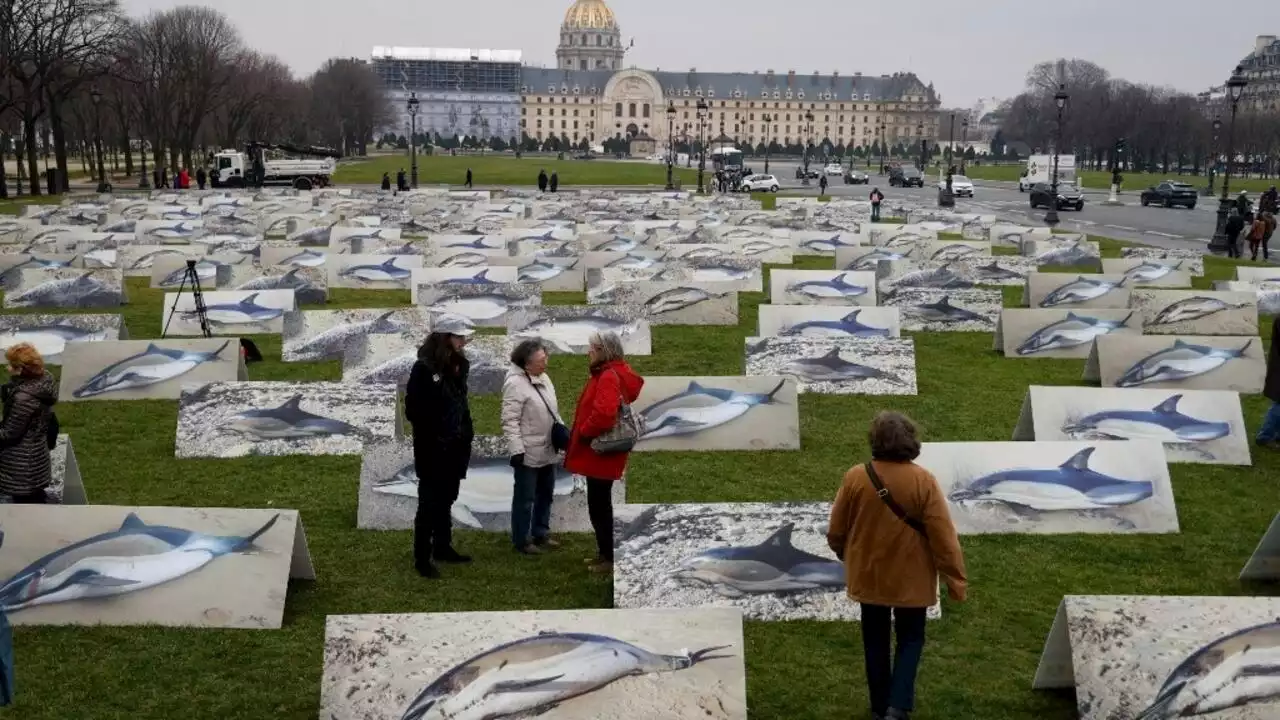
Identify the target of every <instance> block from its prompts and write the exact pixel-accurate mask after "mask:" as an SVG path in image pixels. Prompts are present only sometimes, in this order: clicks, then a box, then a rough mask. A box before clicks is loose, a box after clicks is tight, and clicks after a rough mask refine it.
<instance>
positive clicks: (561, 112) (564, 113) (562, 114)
mask: <svg viewBox="0 0 1280 720" xmlns="http://www.w3.org/2000/svg"><path fill="white" fill-rule="evenodd" d="M568 114H569V111H568V110H566V109H564V108H560V115H561V117H563V116H565V115H568Z"/></svg>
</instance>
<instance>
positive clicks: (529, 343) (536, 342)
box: [511, 338, 547, 370]
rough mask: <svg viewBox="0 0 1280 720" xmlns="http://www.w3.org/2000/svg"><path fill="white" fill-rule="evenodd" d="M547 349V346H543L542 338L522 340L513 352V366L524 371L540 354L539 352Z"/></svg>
mask: <svg viewBox="0 0 1280 720" xmlns="http://www.w3.org/2000/svg"><path fill="white" fill-rule="evenodd" d="M546 349H547V346H546V345H544V344H542V339H541V338H531V339H529V340H522V341H521V342H520V344H519V345H516V347H515V349H514V350H512V351H511V364H512V365H515V366H516V367H518V368H520V369H521V370H523V369H524V368H525V366H526V365H528V364H529V361H530V360H532V359H533V356H534V355H537V354H538V351H539V350H543V351H545V350H546Z"/></svg>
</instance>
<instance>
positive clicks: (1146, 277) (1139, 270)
mask: <svg viewBox="0 0 1280 720" xmlns="http://www.w3.org/2000/svg"><path fill="white" fill-rule="evenodd" d="M1182 262H1183V261H1181V260H1179V261H1178V262H1176V263H1174V264H1173V265H1168V264H1165V263H1158V262H1153V261H1151V260H1143V261H1142V263H1141V264H1138V265H1134V266H1133V267H1131V268H1129V269H1128V270H1125V271H1124V279H1125V282H1128V281H1130V280H1132V281H1133V282H1134V284H1140V283H1150V282H1155V281H1156V280H1159V279H1160V278H1162V277H1164V276H1166V275H1168V274H1169V273H1172V272H1174V271H1175V270H1177V269H1178V268H1180V267H1182Z"/></svg>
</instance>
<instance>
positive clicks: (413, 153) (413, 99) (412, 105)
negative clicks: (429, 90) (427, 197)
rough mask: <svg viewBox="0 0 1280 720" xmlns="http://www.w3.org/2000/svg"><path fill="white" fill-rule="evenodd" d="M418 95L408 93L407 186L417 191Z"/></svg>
mask: <svg viewBox="0 0 1280 720" xmlns="http://www.w3.org/2000/svg"><path fill="white" fill-rule="evenodd" d="M417 135H418V93H416V92H412V93H409V184H410V186H412V187H413V189H415V190H417V189H418V143H417Z"/></svg>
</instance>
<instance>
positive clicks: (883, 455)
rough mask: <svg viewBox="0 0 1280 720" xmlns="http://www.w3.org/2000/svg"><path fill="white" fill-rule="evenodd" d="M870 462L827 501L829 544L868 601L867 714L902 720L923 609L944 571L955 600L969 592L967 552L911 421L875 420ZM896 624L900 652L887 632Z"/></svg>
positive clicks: (860, 598) (910, 699)
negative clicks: (924, 459)
mask: <svg viewBox="0 0 1280 720" xmlns="http://www.w3.org/2000/svg"><path fill="white" fill-rule="evenodd" d="M869 434H870V440H871V461H870V462H867V463H864V464H859V465H855V466H853V467H852V468H850V470H849V471H848V472H846V473H845V475H844V483H843V484H842V485H841V486H840V491H839V492H838V493H837V494H836V499H835V504H834V505H833V506H832V508H831V523H830V526H829V528H828V530H827V544H828V545H829V546H830V547H831V550H832V552H834V553H835V554H836V557H837V558H839V559H840V560H841V561H842V562H843V563H844V567H845V582H846V586H847V588H846V590H847V592H848V595H849V598H850V599H851V600H854V601H856V602H858V603H860V604H861V606H862V649H863V655H864V657H865V662H866V673H867V689H868V691H869V695H870V697H871V714H872V717H875V718H883V719H884V720H906V718H908V717H910V714H911V711H912V710H913V709H914V706H915V683H916V671H917V670H918V669H919V667H920V656H921V654H922V653H923V652H924V634H925V613H926V612H927V611H928V608H929V607H930V606H932V605H933V604H934V602H935V601H936V598H937V588H938V576H939V575H941V576H942V580H943V581H944V582H945V583H946V585H947V594H948V596H950V598H951V599H952V600H955V601H957V602H963V601H964V599H965V594H966V587H967V581H966V579H965V568H964V554H963V552H962V551H961V549H960V540H959V538H958V537H957V535H956V528H955V525H954V524H953V523H952V522H951V515H950V512H949V511H948V509H947V498H946V496H945V495H944V494H943V492H942V489H941V488H940V487H939V486H938V481H937V479H936V478H935V477H934V476H933V474H932V473H930V472H929V471H928V470H926V469H924V468H922V467H920V466H919V465H916V464H915V463H914V462H912V461H913V460H915V459H916V458H917V457H919V455H920V441H919V439H917V437H916V428H915V424H914V423H912V422H911V420H909V419H907V418H906V417H905V416H903V415H900V414H898V413H895V412H882V413H880V414H879V415H877V416H876V417H875V419H874V420H872V421H871V431H870V433H869ZM894 630H896V631H897V636H898V642H897V648H896V651H894V649H893V648H891V647H890V642H889V639H890V634H891V632H892V631H894Z"/></svg>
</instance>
